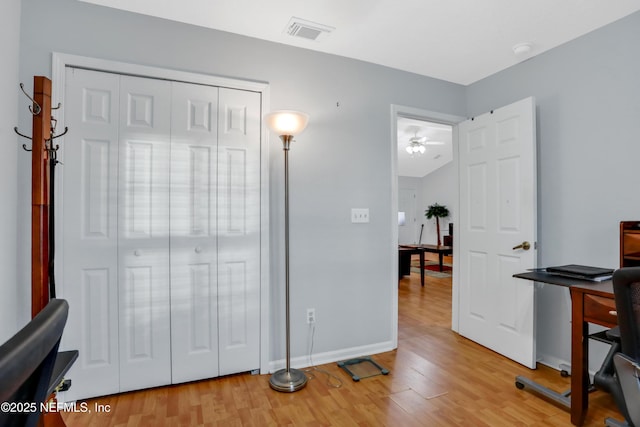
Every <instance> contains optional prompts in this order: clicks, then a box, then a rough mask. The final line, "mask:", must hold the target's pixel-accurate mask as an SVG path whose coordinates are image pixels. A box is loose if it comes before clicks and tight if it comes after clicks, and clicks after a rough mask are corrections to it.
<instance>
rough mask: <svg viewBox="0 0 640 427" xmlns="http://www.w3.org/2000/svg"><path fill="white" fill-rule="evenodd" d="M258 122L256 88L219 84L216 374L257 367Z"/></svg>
mask: <svg viewBox="0 0 640 427" xmlns="http://www.w3.org/2000/svg"><path fill="white" fill-rule="evenodd" d="M260 123H261V113H260V94H259V93H256V92H248V91H241V90H234V89H227V88H221V89H220V102H219V108H218V128H219V130H218V310H219V327H218V329H219V336H218V342H219V350H218V351H219V357H220V375H226V374H231V373H234V372H242V371H247V370H253V369H257V368H259V367H260V354H259V353H260V352H259V350H260V127H261V124H260Z"/></svg>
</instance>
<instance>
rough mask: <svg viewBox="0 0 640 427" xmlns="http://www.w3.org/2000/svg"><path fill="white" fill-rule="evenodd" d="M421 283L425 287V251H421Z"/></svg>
mask: <svg viewBox="0 0 640 427" xmlns="http://www.w3.org/2000/svg"><path fill="white" fill-rule="evenodd" d="M420 284H421V285H422V286H423V287H424V251H420Z"/></svg>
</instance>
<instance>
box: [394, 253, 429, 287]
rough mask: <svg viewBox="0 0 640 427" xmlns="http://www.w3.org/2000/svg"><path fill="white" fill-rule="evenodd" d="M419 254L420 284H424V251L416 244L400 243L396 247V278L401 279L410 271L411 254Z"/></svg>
mask: <svg viewBox="0 0 640 427" xmlns="http://www.w3.org/2000/svg"><path fill="white" fill-rule="evenodd" d="M413 254H418V255H420V284H421V285H422V286H424V251H423V250H421V249H419V248H417V247H416V245H407V246H405V245H400V246H399V247H398V274H399V277H398V279H402V276H404V275H405V274H409V273H411V255H413Z"/></svg>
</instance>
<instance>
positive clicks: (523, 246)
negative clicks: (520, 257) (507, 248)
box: [513, 242, 531, 251]
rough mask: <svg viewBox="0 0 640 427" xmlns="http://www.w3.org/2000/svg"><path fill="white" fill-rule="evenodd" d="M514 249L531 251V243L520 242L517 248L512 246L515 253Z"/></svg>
mask: <svg viewBox="0 0 640 427" xmlns="http://www.w3.org/2000/svg"><path fill="white" fill-rule="evenodd" d="M516 249H524V250H525V251H528V250H529V249H531V243H529V242H522V243H520V244H519V245H518V246H514V247H513V250H514V251H515V250H516Z"/></svg>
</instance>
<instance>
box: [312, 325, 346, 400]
mask: <svg viewBox="0 0 640 427" xmlns="http://www.w3.org/2000/svg"><path fill="white" fill-rule="evenodd" d="M309 329H310V330H311V342H310V345H309V364H310V365H311V366H310V367H308V368H307V369H305V370H304V372H305V373H307V374H308V375H309V378H315V377H316V376H315V374H313V372H312V371H315V372H320V373H322V374H325V375H326V376H327V385H328V386H329V387H333V388H340V387H342V385H343V383H342V379H340V378H339V377H338V376H337V375H334V374H332V373H331V372H329V371H327V370H325V369H321V368H318V367H317V366H314V364H313V340H314V337H315V334H316V324H315V323H311V324H310V325H309Z"/></svg>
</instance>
